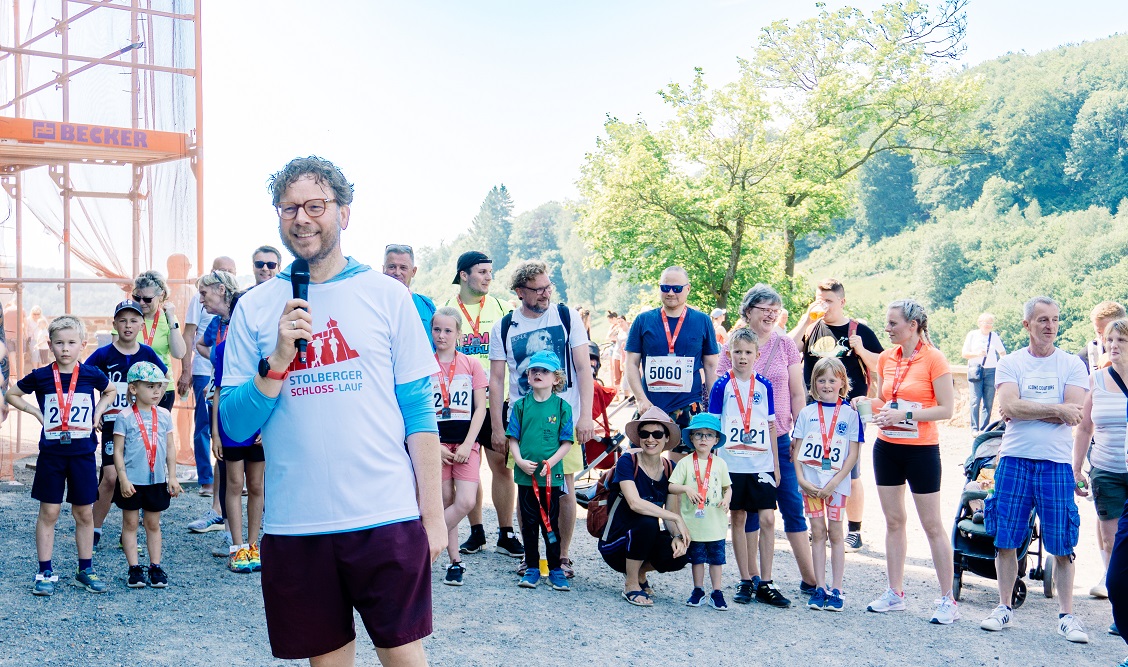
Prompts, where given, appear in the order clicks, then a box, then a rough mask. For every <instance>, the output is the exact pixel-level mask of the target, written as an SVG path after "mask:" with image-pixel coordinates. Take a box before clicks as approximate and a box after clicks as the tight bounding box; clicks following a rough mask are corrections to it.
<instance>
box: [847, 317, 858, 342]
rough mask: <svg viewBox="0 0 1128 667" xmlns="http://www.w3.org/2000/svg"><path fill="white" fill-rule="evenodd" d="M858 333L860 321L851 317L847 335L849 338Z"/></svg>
mask: <svg viewBox="0 0 1128 667" xmlns="http://www.w3.org/2000/svg"><path fill="white" fill-rule="evenodd" d="M857 333H858V321H857V320H855V319H854V318H852V317H851V318H850V324H849V328H848V329H846V337H847V338H853V337H854V335H855V334H857Z"/></svg>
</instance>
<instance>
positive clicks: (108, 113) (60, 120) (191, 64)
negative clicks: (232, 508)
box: [0, 0, 204, 480]
mask: <svg viewBox="0 0 1128 667" xmlns="http://www.w3.org/2000/svg"><path fill="white" fill-rule="evenodd" d="M200 4H201V3H200V2H198V1H195V2H193V1H190V0H55V1H54V2H51V1H48V2H44V1H43V0H39V1H37V2H36V1H30V0H0V185H2V186H3V189H4V191H5V193H6V194H7V196H8V198H9V202H10V206H9V215H8V217H7V219H4V220H3V221H2V224H0V290H3V291H5V292H9V291H10V293H11V294H12V296H13V297H14V301H15V316H16V322H15V326H14V327H12V326H11V323H9V326H8V330H9V332H10V333H11V332H13V330H14V333H15V340H10V341H8V346H9V350H10V359H11V368H12V376H13V377H12V381H13V382H14V381H15V380H16V379H18V378H19V377H22V376H23V375H24V374H26V373H27V372H28V371H29V370H30V364H31V363H32V360H33V359H34V358H35V355H34V350H32V352H31V353H28V350H27V349H26V347H27V341H28V340H29V334H34V333H35V332H31V331H27V329H28V322H29V320H28V317H27V315H26V312H27V310H26V309H25V304H26V298H25V291H26V290H28V289H30V288H32V287H34V286H40V288H41V286H43V285H48V286H49V285H56V286H58V287H59V288H61V290H62V292H63V311H64V312H66V313H71V314H76V315H79V316H82V317H84V319H86V320H87V321H88V329H90V331H91V334H92V337H93V335H94V334H95V332H96V330H97V329H98V328H100V327H101V326H103V325H105V324H106V323H107V322H108V321H109V320H110V318H109V317H108V315H109V312H110V309H112V306H113V303H112V302H110V303H105V302H103V299H101V298H94V297H91V296H90V294H91V292H89V290H90V289H92V287H91V286H94V285H110V286H118V287H120V288H121V289H123V290H128V289H129V286H130V284H131V283H132V280H133V277H134V276H136V275H137V274H138V273H140V272H141V271H143V270H147V269H157V270H160V271H162V272H167V273H168V278H169V283H170V286H172V287H170V289H171V290H172V291H173V292H174V293H176V296H175V300H176V301H177V306H178V312H179V313H180V314H181V316H183V313H184V312H185V311H186V303H182V302H183V301H184V300H185V299H184V296H185V294H187V293H190V288H188V287H187V286H188V285H190V284H193V283H194V281H193V280H191V279H190V277H189V274H190V271H189V269H190V267H191V260H190V259H189V258H194V259H195V266H196V267H201V266H203V238H204V228H203V187H202V182H203V160H202V157H203V132H202V130H203V109H202V100H203V95H202V78H201V75H202V60H201V43H200V36H201V33H200V26H201V24H200V17H201V8H200ZM126 76H127V77H128V79H127V81H128V83H127V84H125V85H122V84H124V83H125V77H126ZM0 213H2V211H0ZM29 213H30V216H29V215H28V214H29ZM29 218H30V219H33V220H34V223H33V227H32V229H35V228H37V227H38V228H41V229H42V230H43V231H45V232H46V233H47V234H48V235H49V236H50V237H51V238H52V239H53V242H54V243H55V244H56V245H55V247H56V248H57V249H58V253H59V256H57V257H55V256H51V255H47V256H43V253H39V254H37V255H36V256H35V257H29V256H25V253H26V252H27V247H26V246H27V240H28V236H27V234H28V232H29V231H31V230H29V227H28V223H29ZM125 239H128V249H127V248H126V247H125V243H124V241H125ZM160 258H164V260H165V261H164V262H161V261H160ZM29 260H33V261H34V262H35V263H36V264H38V265H39V268H38V269H37V270H36V271H35V273H38V274H43V273H44V272H46V273H47V274H48V275H31V274H29V272H28V270H27V269H28V261H29ZM60 268H61V271H59V269H60ZM76 268H77V269H78V271H79V272H81V273H83V274H84V275H76V271H75V269H76ZM85 274H92V275H85ZM103 289H105V288H103ZM76 290H78V291H79V292H80V298H79V299H78V302H75V300H74V296H75V292H76ZM82 290H87V291H85V292H83V291H82ZM83 295H85V296H83ZM9 312H10V311H9ZM51 314H52V315H60V314H62V313H59V312H55V313H51ZM90 324H93V325H94V326H90ZM92 349H93V347H89V346H88V350H87V351H88V352H89V351H91V350H92ZM170 371H172V376H173V377H176V376H177V373H176V372H175V371H173V369H170ZM178 403H179V404H180V405H179V406H178V407H180V408H191V405H190V404H187V403H185V401H183V400H181V401H178ZM181 412H185V410H181ZM14 414H16V413H14ZM9 421H12V420H9ZM178 421H179V422H180V423H181V425H182V428H181V429H179V430H180V436H181V437H180V451H181V453H182V454H183V453H184V451H185V445H187V451H188V452H189V453H190V452H191V437H190V431H189V433H188V437H185V433H184V429H183V422H184V420H183V419H179V420H178ZM15 422H16V424H15V425H14V427H13V425H9V426H7V427H6V428H5V429H4V435H3V436H0V439H2V440H4V441H6V442H4V443H3V444H2V445H0V447H4V446H6V449H7V452H5V451H4V450H3V449H0V480H3V479H5V478H10V476H11V474H12V471H11V461H12V459H13V458H18V457H20V456H23V455H26V454H28V453H34V451H29V447H30V448H34V447H35V444H34V443H35V442H37V437H38V429H37V428H36V429H33V428H24V427H23V426H22V422H23V419H22V418H21V417H20V415H18V414H16V419H15ZM31 426H38V425H37V424H35V422H34V420H33V421H32V422H31ZM33 432H34V433H33ZM25 438H27V439H26V440H25ZM32 438H35V439H34V440H33V439H32ZM5 458H6V461H5ZM182 458H183V457H182ZM183 462H185V463H187V462H188V461H183Z"/></svg>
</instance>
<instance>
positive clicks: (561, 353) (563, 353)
mask: <svg viewBox="0 0 1128 667" xmlns="http://www.w3.org/2000/svg"><path fill="white" fill-rule="evenodd" d="M568 310H569V311H570V312H571V314H572V321H571V323H570V324H571V331H570V333H569V334H568V335H565V334H564V323H563V322H562V321H560V308H559V306H558V305H557V304H555V303H551V304H549V306H548V310H546V311H545V312H544V314H543V315H541V316H540V317H537V318H535V319H533V318H528V317H525V315H524V312H523V311H522V309H520V308H518V309H516V310H514V311H513V321H512V323H511V324H510V326H509V335H508V337H507V338H506V342H505V344H504V345H502V342H501V340H502V339H501V334H502V332H501V324H502V320H500V319H499V320H498V321H497V323H496V324H494V327H493V331H491V332H490V342H491V345H490V361H504V362H505V363H506V364H507V365H508V366H509V402H510V404H511V405H512V404H513V403H514V402H515V401H516V400H517V399H518V398H521V397H522V396H524V395H525V394H527V393H529V379H528V377H526V376H525V371H526V370H527V368H528V365H529V358H530V357H532V356H533V354H535V353H537V352H540V351H542V350H548V351H550V352H554V353H556V357H557V358H558V359H560V363H561V364H562V365H563V366H564V368H565V372H567V373H568V374H569V377H568V379H569V380H570V381H571V385H572V386H570V387H567V388H565V389H564V391H562V392H560V398H563V399H564V400H565V401H567V402H568V405H569V406H571V408H572V422H573V425H575V424H577V423H579V420H580V417H582V416H583V415H582V414H581V411H580V383H579V381H578V379H577V378H576V364H575V362H574V361H573V362H572V363H571V364H569V362H568V360H569V357H570V356H572V349H573V348H575V347H577V346H582V347H583V349H582V350H581V352H580V354H581V355H582V356H584V357H587V354H588V350H587V344H588V335H587V331H585V330H584V323H583V320H581V319H580V314H579V313H577V312H576V310H575V309H574V308H569V309H568ZM589 416H590V415H589Z"/></svg>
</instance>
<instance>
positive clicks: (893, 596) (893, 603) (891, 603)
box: [866, 588, 905, 614]
mask: <svg viewBox="0 0 1128 667" xmlns="http://www.w3.org/2000/svg"><path fill="white" fill-rule="evenodd" d="M866 611H873V612H877V613H879V614H884V613H885V612H887V611H905V594H904V593H901V594H900V595H898V594H897V593H895V592H893V589H892V588H887V589H885V592H884V593H882V594H881V597H879V598H877V599H876V600H874V601H873V602H871V603H869V606H868V607H866Z"/></svg>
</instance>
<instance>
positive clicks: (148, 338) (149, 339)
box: [141, 308, 469, 347]
mask: <svg viewBox="0 0 1128 667" xmlns="http://www.w3.org/2000/svg"><path fill="white" fill-rule="evenodd" d="M467 317H469V315H467ZM160 321H161V309H160V308H157V312H156V313H154V314H153V329H152V331H150V330H149V328H148V327H146V326H145V318H143V317H142V318H141V335H142V336H144V337H145V344H146V345H148V346H149V347H152V346H153V338H155V337H156V335H157V323H158V322H160Z"/></svg>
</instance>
